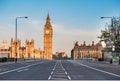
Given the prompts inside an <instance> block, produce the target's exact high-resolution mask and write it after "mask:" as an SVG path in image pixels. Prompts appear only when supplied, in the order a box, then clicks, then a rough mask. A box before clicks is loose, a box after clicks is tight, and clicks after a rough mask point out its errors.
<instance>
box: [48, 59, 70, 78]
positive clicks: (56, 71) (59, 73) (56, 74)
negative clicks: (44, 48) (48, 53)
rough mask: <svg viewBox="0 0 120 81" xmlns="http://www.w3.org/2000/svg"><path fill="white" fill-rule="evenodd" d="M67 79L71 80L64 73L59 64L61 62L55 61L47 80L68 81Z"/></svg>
mask: <svg viewBox="0 0 120 81" xmlns="http://www.w3.org/2000/svg"><path fill="white" fill-rule="evenodd" d="M68 79H69V80H71V78H70V76H69V75H68V73H67V72H66V71H65V68H64V67H63V65H62V63H61V60H60V61H58V60H57V62H56V64H55V65H54V68H53V70H52V72H51V74H50V76H49V78H48V80H68Z"/></svg>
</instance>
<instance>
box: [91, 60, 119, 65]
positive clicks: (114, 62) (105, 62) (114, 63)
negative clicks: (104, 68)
mask: <svg viewBox="0 0 120 81" xmlns="http://www.w3.org/2000/svg"><path fill="white" fill-rule="evenodd" d="M90 62H94V63H101V64H109V65H120V64H119V63H118V62H117V61H113V63H112V64H110V62H109V61H96V60H94V61H93V60H91V61H90Z"/></svg>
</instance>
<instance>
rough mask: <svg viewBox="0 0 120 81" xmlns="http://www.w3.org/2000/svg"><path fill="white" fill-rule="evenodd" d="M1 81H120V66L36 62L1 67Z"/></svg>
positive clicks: (82, 62) (60, 61)
mask: <svg viewBox="0 0 120 81" xmlns="http://www.w3.org/2000/svg"><path fill="white" fill-rule="evenodd" d="M0 80H120V65H110V64H101V63H96V62H89V61H87V62H86V61H84V60H76V61H74V60H52V61H47V60H36V61H30V62H21V63H16V64H15V63H11V64H6V65H0Z"/></svg>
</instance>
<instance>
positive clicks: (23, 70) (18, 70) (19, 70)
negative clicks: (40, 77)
mask: <svg viewBox="0 0 120 81" xmlns="http://www.w3.org/2000/svg"><path fill="white" fill-rule="evenodd" d="M24 70H26V71H27V70H29V69H21V70H18V71H17V72H21V71H24Z"/></svg>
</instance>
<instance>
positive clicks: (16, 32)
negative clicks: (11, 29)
mask: <svg viewBox="0 0 120 81" xmlns="http://www.w3.org/2000/svg"><path fill="white" fill-rule="evenodd" d="M15 63H17V17H16V19H15Z"/></svg>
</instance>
